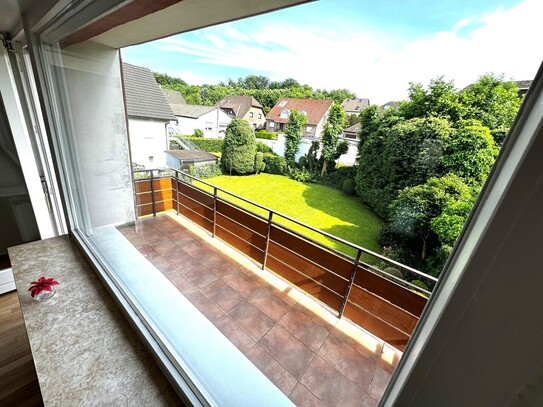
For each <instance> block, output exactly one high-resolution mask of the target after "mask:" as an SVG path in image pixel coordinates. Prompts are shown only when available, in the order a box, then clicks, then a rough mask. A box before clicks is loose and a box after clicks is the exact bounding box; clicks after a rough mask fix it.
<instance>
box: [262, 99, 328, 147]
mask: <svg viewBox="0 0 543 407" xmlns="http://www.w3.org/2000/svg"><path fill="white" fill-rule="evenodd" d="M333 104H334V101H333V100H314V99H281V100H279V102H277V103H276V104H275V106H274V107H273V108H272V110H270V113H268V115H267V116H266V130H268V131H270V132H284V131H285V125H286V124H287V122H288V117H289V115H290V112H291V111H292V110H298V111H300V112H302V113H304V114H305V115H306V117H307V123H306V125H305V128H304V131H303V136H304V137H315V138H320V136H321V132H322V128H323V126H324V123H325V122H326V118H327V117H328V111H329V110H330V108H331V107H332V105H333Z"/></svg>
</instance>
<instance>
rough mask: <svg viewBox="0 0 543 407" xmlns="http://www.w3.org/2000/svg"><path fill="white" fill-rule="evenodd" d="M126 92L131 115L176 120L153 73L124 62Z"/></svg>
mask: <svg viewBox="0 0 543 407" xmlns="http://www.w3.org/2000/svg"><path fill="white" fill-rule="evenodd" d="M123 79H124V93H125V96H126V110H127V114H128V116H129V117H142V118H149V119H163V120H175V116H174V115H173V112H172V109H170V106H169V105H168V103H167V102H166V98H165V97H164V94H163V93H162V91H161V90H160V86H158V83H156V81H155V77H154V76H153V73H152V72H151V71H150V70H149V69H147V68H144V67H141V66H136V65H131V64H127V63H125V62H123Z"/></svg>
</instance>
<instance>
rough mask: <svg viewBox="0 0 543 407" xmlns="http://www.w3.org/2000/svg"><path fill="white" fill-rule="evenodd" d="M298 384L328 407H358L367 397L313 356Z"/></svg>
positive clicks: (319, 358) (327, 364)
mask: <svg viewBox="0 0 543 407" xmlns="http://www.w3.org/2000/svg"><path fill="white" fill-rule="evenodd" d="M300 382H301V383H302V384H303V385H304V386H305V387H306V388H307V389H308V390H309V391H310V392H311V393H313V394H314V395H315V396H317V397H318V398H319V399H320V400H321V401H322V402H323V403H324V404H326V405H327V406H329V407H334V406H338V407H360V406H361V405H362V403H363V400H364V399H366V398H369V396H368V395H367V394H366V392H364V391H363V390H362V389H360V388H359V386H358V385H356V384H355V383H353V382H351V381H350V380H349V379H347V378H346V377H345V376H343V375H342V374H341V373H339V372H338V371H337V370H336V369H334V367H333V366H332V365H331V364H330V363H328V362H326V361H325V360H323V359H322V358H321V357H320V356H318V355H317V356H315V358H314V359H313V361H312V362H311V364H310V365H309V368H308V369H307V371H306V372H305V373H304V375H303V376H302V378H301V380H300Z"/></svg>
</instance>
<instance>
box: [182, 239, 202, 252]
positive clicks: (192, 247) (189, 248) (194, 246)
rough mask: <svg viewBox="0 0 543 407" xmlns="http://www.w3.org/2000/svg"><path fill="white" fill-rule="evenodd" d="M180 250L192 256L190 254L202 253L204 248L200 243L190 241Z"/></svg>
mask: <svg viewBox="0 0 543 407" xmlns="http://www.w3.org/2000/svg"><path fill="white" fill-rule="evenodd" d="M181 249H182V250H183V251H185V253H187V254H189V255H192V254H198V253H202V251H203V250H204V247H203V245H202V243H200V242H198V241H196V240H192V241H190V243H188V244H185V245H183V246H182V247H181Z"/></svg>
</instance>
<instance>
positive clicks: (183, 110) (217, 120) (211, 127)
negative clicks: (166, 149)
mask: <svg viewBox="0 0 543 407" xmlns="http://www.w3.org/2000/svg"><path fill="white" fill-rule="evenodd" d="M170 106H171V108H172V110H173V113H174V114H175V117H176V119H177V126H178V128H179V130H180V131H181V134H188V135H190V134H193V133H194V130H196V129H200V130H202V131H203V132H204V137H206V138H218V137H224V133H225V131H226V127H227V126H228V124H229V123H230V122H231V121H232V118H231V117H230V116H229V115H227V114H226V113H225V112H224V111H222V110H221V109H219V108H218V107H216V106H200V105H180V104H172V105H170Z"/></svg>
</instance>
